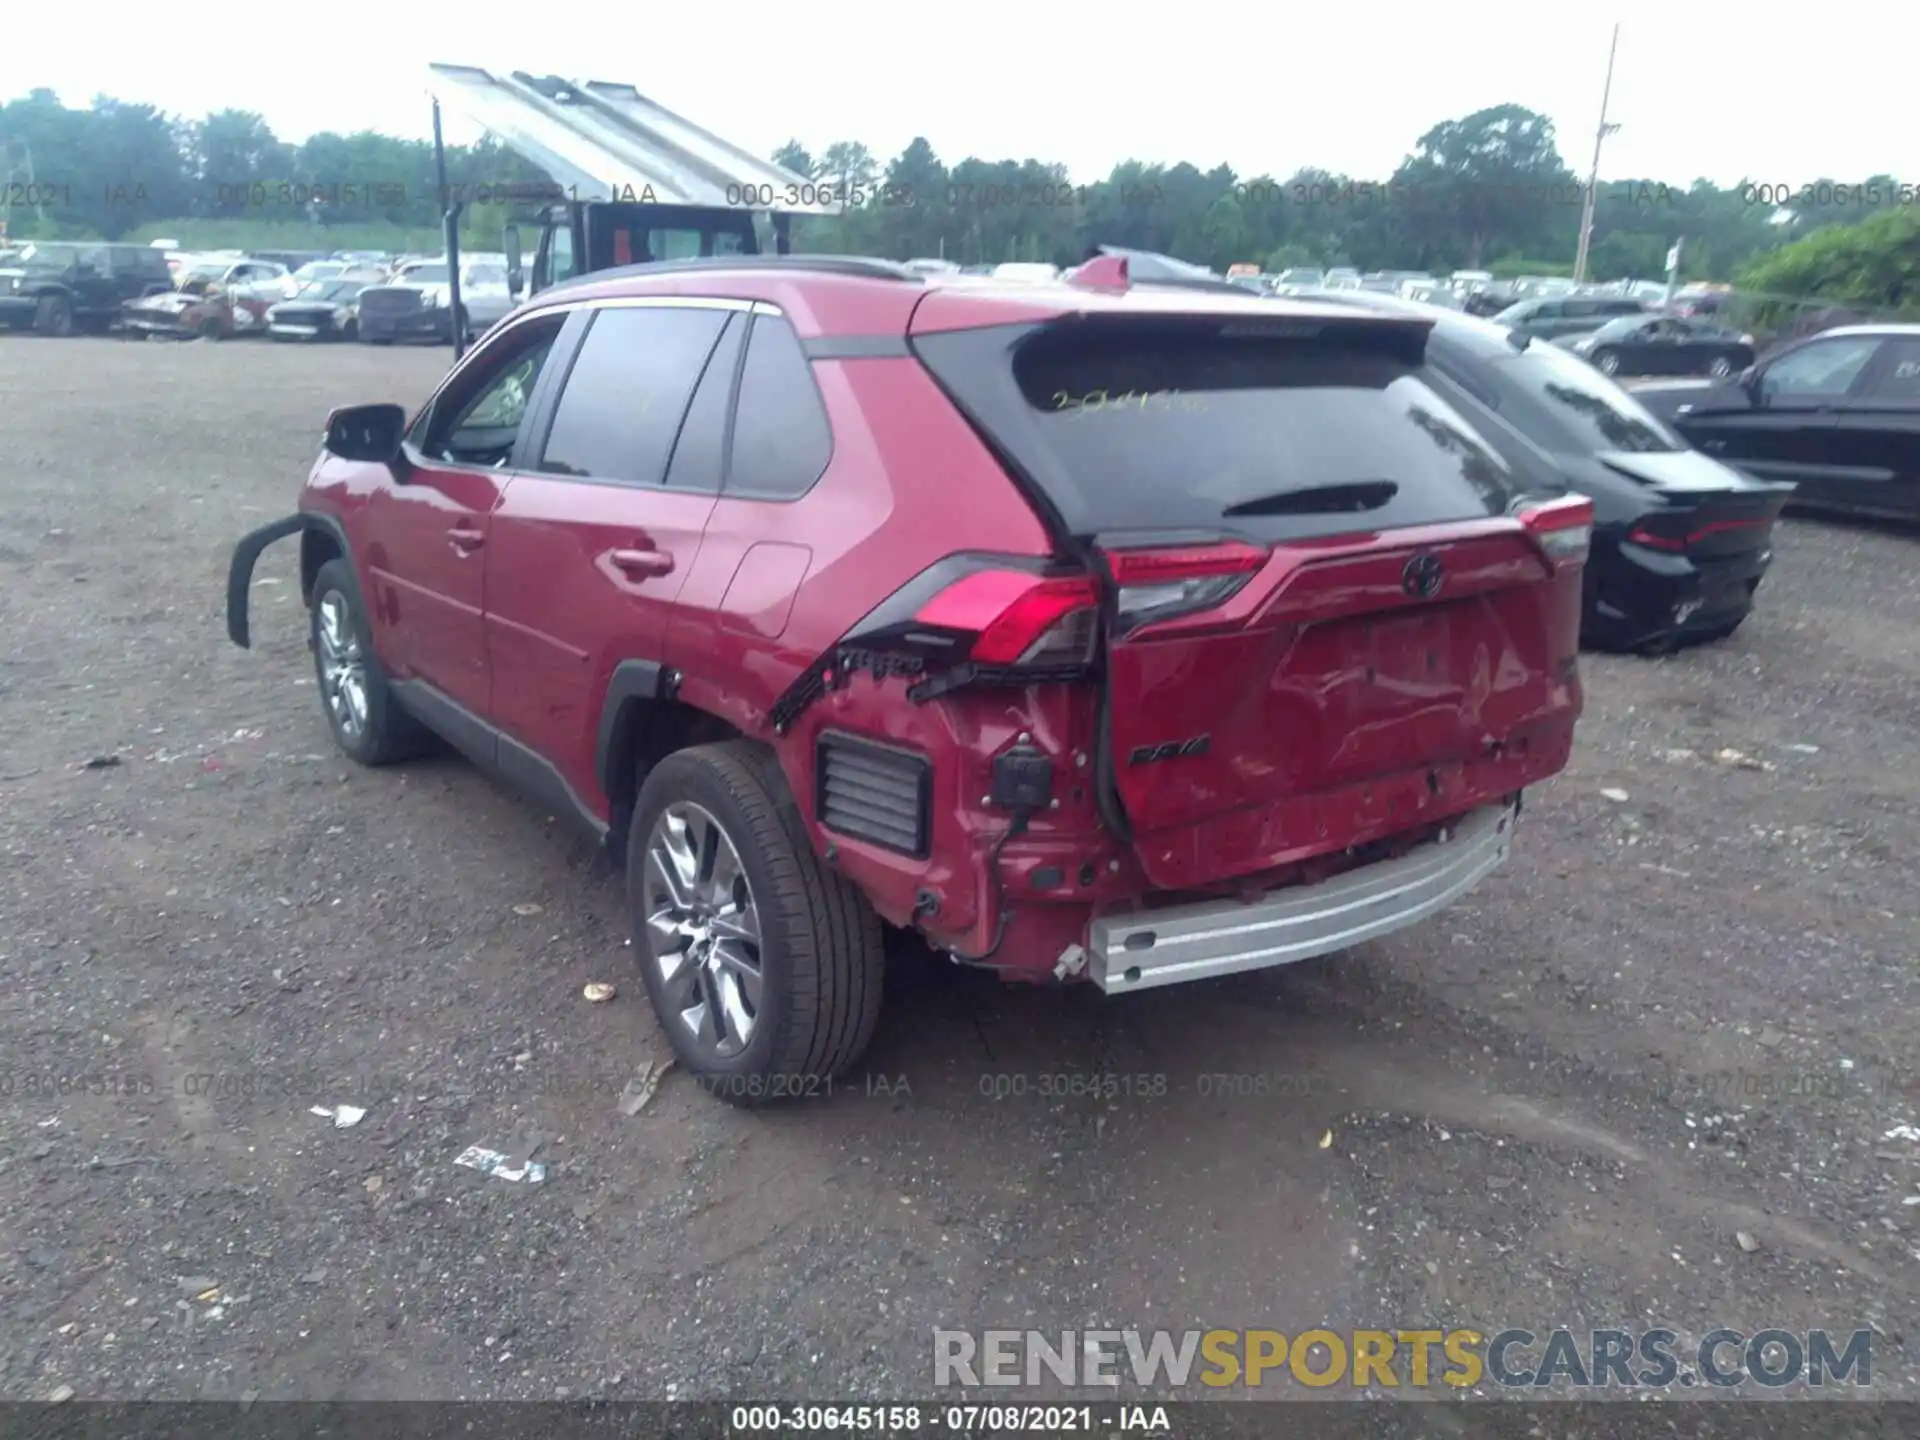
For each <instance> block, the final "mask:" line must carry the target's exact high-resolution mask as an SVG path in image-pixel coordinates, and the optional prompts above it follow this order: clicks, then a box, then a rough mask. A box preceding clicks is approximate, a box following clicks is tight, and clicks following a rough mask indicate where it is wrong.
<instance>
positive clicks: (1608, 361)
mask: <svg viewBox="0 0 1920 1440" xmlns="http://www.w3.org/2000/svg"><path fill="white" fill-rule="evenodd" d="M1593 368H1594V369H1596V370H1598V371H1599V372H1600V373H1601V374H1602V375H1618V374H1619V373H1620V355H1619V352H1618V351H1615V350H1601V351H1599V352H1597V353H1596V354H1595V355H1594V357H1593Z"/></svg>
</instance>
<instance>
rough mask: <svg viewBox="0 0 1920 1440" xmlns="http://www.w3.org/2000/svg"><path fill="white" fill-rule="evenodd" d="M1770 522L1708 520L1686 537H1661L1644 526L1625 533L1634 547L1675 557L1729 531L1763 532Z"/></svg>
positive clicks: (1657, 532)
mask: <svg viewBox="0 0 1920 1440" xmlns="http://www.w3.org/2000/svg"><path fill="white" fill-rule="evenodd" d="M1772 523H1773V522H1772V521H1771V520H1765V519H1752V520H1710V521H1708V522H1707V523H1706V524H1705V525H1702V526H1701V527H1700V528H1699V529H1697V530H1694V531H1692V532H1690V533H1689V534H1686V535H1662V534H1661V533H1660V532H1659V531H1657V530H1654V529H1652V528H1650V527H1649V526H1646V525H1644V524H1643V525H1635V526H1634V527H1633V529H1631V530H1629V531H1628V532H1627V539H1628V540H1630V541H1632V542H1633V543H1634V544H1635V545H1645V546H1647V547H1649V548H1650V549H1654V550H1666V551H1670V552H1672V553H1673V554H1675V555H1681V554H1684V553H1686V551H1687V549H1688V547H1689V546H1692V545H1697V544H1699V543H1700V542H1701V541H1702V540H1705V539H1707V538H1708V537H1709V536H1712V535H1720V534H1724V533H1725V532H1727V531H1729V530H1764V529H1765V528H1766V527H1767V526H1769V525H1771V524H1772Z"/></svg>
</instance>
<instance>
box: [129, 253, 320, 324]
mask: <svg viewBox="0 0 1920 1440" xmlns="http://www.w3.org/2000/svg"><path fill="white" fill-rule="evenodd" d="M286 273H287V267H286V266H284V265H282V264H280V263H279V262H278V261H276V260H250V259H249V260H226V259H221V260H214V261H210V262H209V261H200V262H198V263H196V264H194V265H191V266H189V267H188V268H187V269H186V270H185V271H183V272H182V273H181V275H180V277H179V285H178V288H177V289H175V290H173V291H171V292H169V293H165V294H156V295H151V296H149V297H147V298H146V299H144V300H136V301H134V302H133V303H132V304H130V305H128V306H126V307H125V309H124V310H122V312H121V320H122V323H123V324H124V325H125V326H126V328H127V329H128V330H129V331H130V332H133V333H135V334H139V335H143V336H164V337H173V338H180V337H188V338H191V337H198V338H200V339H203V340H225V339H228V338H230V337H232V336H235V335H263V334H265V333H266V323H267V311H268V310H270V309H271V308H272V307H273V305H274V303H275V302H276V301H277V300H278V299H279V298H280V292H279V290H278V289H277V288H275V284H274V282H277V281H279V280H280V279H282V278H283V277H284V276H285V275H286ZM263 285H264V286H266V287H268V288H265V289H261V288H259V287H261V286H263Z"/></svg>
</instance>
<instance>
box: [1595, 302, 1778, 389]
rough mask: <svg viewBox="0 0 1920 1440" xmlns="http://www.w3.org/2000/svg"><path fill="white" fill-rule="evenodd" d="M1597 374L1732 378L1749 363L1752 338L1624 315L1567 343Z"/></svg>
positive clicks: (1697, 324)
mask: <svg viewBox="0 0 1920 1440" xmlns="http://www.w3.org/2000/svg"><path fill="white" fill-rule="evenodd" d="M1567 348H1568V349H1569V350H1571V351H1572V352H1573V353H1574V354H1576V355H1578V356H1580V357H1581V358H1582V359H1584V360H1586V361H1587V362H1588V363H1589V364H1591V365H1592V366H1593V368H1594V369H1596V370H1598V371H1599V372H1600V373H1601V374H1602V375H1711V376H1714V377H1715V378H1724V377H1725V376H1728V375H1737V374H1738V373H1739V372H1740V371H1742V370H1744V369H1746V368H1747V367H1748V366H1749V365H1751V364H1753V359H1754V350H1753V337H1752V336H1751V335H1746V334H1742V333H1741V332H1740V331H1738V330H1729V329H1728V328H1727V327H1726V326H1724V325H1719V324H1716V323H1715V322H1713V321H1711V320H1688V319H1683V318H1682V317H1680V316H1678V315H1644V314H1643V315H1634V316H1625V317H1623V318H1621V319H1619V320H1614V321H1611V322H1609V323H1608V324H1605V325H1602V326H1601V327H1600V328H1599V329H1598V330H1595V331H1594V332H1593V333H1592V334H1591V335H1581V336H1578V337H1576V338H1574V339H1573V340H1571V341H1569V342H1568V343H1567Z"/></svg>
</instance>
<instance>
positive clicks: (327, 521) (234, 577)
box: [227, 510, 359, 650]
mask: <svg viewBox="0 0 1920 1440" xmlns="http://www.w3.org/2000/svg"><path fill="white" fill-rule="evenodd" d="M309 530H317V531H321V532H323V533H324V534H326V535H327V536H328V537H329V538H331V539H332V540H333V542H334V544H335V545H336V546H338V547H339V550H340V554H341V555H342V556H344V557H346V558H347V560H348V562H349V564H351V563H352V556H353V549H352V547H351V546H349V545H348V544H347V531H346V527H345V526H344V525H342V524H341V523H340V519H339V517H338V516H335V515H326V514H322V513H321V512H319V511H317V510H300V511H296V512H295V513H294V514H292V515H288V516H287V517H285V518H284V519H281V520H275V521H274V522H273V523H272V524H271V525H262V526H261V527H260V528H259V529H258V530H252V531H249V532H248V533H247V534H245V535H243V536H241V537H240V540H239V542H238V543H237V544H235V545H234V547H233V558H232V559H231V560H229V561H228V562H227V638H228V639H229V640H231V641H233V643H234V644H236V645H238V646H239V647H240V648H241V649H242V650H250V649H252V648H253V644H252V640H253V634H252V627H251V625H250V623H249V616H248V601H249V600H250V598H251V596H252V593H253V569H254V566H255V565H257V564H258V563H259V561H260V556H261V555H262V554H263V553H264V552H265V551H266V549H267V547H268V546H270V545H274V544H276V543H278V542H279V541H281V540H284V539H286V538H287V537H288V536H289V535H301V534H305V533H306V532H307V531H309ZM358 579H359V577H358V574H357V573H356V575H355V583H356V587H357V584H358ZM355 598H356V599H358V598H359V597H358V596H356V597H355Z"/></svg>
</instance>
